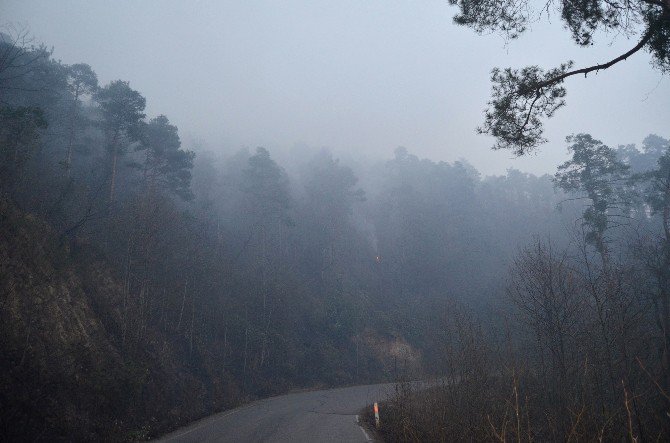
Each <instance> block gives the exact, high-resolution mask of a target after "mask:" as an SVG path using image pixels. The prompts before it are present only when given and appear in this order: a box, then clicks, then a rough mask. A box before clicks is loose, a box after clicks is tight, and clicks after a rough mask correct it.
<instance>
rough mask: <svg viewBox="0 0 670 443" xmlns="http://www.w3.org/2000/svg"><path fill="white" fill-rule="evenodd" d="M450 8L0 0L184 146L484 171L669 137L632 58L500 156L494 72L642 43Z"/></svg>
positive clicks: (358, 2) (645, 72) (659, 100)
mask: <svg viewBox="0 0 670 443" xmlns="http://www.w3.org/2000/svg"><path fill="white" fill-rule="evenodd" d="M455 12H456V10H455V8H453V7H450V6H449V5H448V2H447V1H446V0H439V1H438V0H423V1H410V0H404V1H402V0H367V1H362V0H331V1H314V0H310V1H307V0H302V1H292V0H282V1H254V0H237V1H213V0H212V1H178V0H174V1H167V0H162V1H158V0H153V1H150V0H143V1H119V0H115V1H93V0H80V1H66V0H53V1H44V0H42V1H33V0H0V17H2V18H1V19H0V20H2V21H3V23H2V24H7V23H12V24H18V25H25V26H27V27H28V28H29V29H30V30H31V32H32V34H33V35H34V37H35V38H36V40H37V41H42V42H45V43H46V44H47V45H49V46H52V45H53V47H54V49H55V52H54V55H55V57H56V58H58V59H61V60H62V61H63V62H65V63H77V62H85V63H88V64H90V65H91V66H92V67H93V69H94V70H95V71H96V72H97V74H98V77H99V79H100V81H101V83H107V82H109V81H111V80H115V79H123V80H127V81H129V82H130V84H131V86H132V87H133V88H135V89H137V90H138V91H140V92H141V93H142V94H143V95H144V96H145V97H146V98H147V113H148V115H149V116H155V115H157V114H166V115H167V116H168V117H169V118H170V120H171V121H172V122H173V123H175V124H176V125H177V126H178V127H179V129H180V132H181V134H182V138H183V139H184V140H185V141H186V142H188V140H190V139H193V138H199V139H202V140H203V141H204V142H206V143H207V145H209V147H210V148H212V149H216V148H218V147H226V148H227V149H231V148H238V147H242V146H250V147H255V146H259V145H263V146H266V147H268V148H269V149H270V150H271V151H272V150H273V149H286V148H290V147H291V146H293V145H294V144H296V143H301V144H308V145H310V146H315V147H323V146H325V147H329V148H331V149H333V150H334V151H336V152H337V151H344V150H347V151H348V152H353V153H354V155H364V156H366V157H378V156H383V157H384V158H386V157H390V156H391V155H392V152H393V150H394V149H395V147H397V146H401V145H402V146H405V147H407V148H408V149H409V150H410V152H412V153H415V154H417V155H419V156H421V157H429V158H431V159H433V160H448V161H452V160H456V159H458V158H461V157H463V158H466V159H468V160H469V161H470V162H471V163H472V164H474V165H475V166H476V167H477V168H478V169H480V171H482V172H483V173H485V174H490V173H502V172H504V171H505V169H506V168H508V167H512V166H513V167H516V168H519V169H522V170H526V171H531V172H545V171H554V170H555V167H556V165H557V164H558V163H559V162H560V161H562V160H563V159H564V157H565V143H564V138H565V136H566V135H568V134H570V133H573V132H590V133H591V134H592V135H594V136H595V137H597V138H600V139H602V140H603V141H605V142H606V143H610V144H612V145H617V144H623V143H633V142H639V141H641V139H642V138H643V137H644V136H645V135H647V134H648V133H652V132H654V133H658V134H659V135H664V136H668V135H670V125H669V122H670V106H669V104H670V80H669V79H668V78H667V77H666V78H663V77H662V76H661V74H660V73H659V72H658V71H654V70H653V69H652V68H651V67H650V65H649V60H650V58H649V56H648V55H647V54H646V53H639V54H636V55H635V56H634V57H633V58H631V59H629V60H628V61H627V62H624V63H621V64H619V65H617V66H615V67H614V68H611V69H609V70H607V71H603V72H601V73H599V74H598V75H591V76H589V77H588V78H587V79H584V78H583V77H579V78H577V77H574V78H572V79H570V80H568V81H567V87H568V97H567V101H568V106H567V107H565V108H564V109H562V110H561V111H560V112H559V113H558V115H557V116H556V117H555V118H554V119H553V120H551V121H549V123H548V124H547V138H549V140H550V142H549V143H548V144H546V145H545V146H543V147H542V148H541V151H540V152H539V153H538V154H537V155H535V156H532V157H530V158H524V159H513V158H512V156H511V154H510V153H508V152H492V151H491V150H490V149H489V147H490V146H491V144H492V142H491V140H490V139H488V138H486V137H484V136H480V135H477V134H476V133H475V128H476V126H477V125H478V124H480V122H481V121H482V111H483V109H484V108H485V105H486V101H487V99H488V96H489V91H490V84H489V73H490V70H491V68H493V67H495V66H500V67H508V66H514V67H522V66H526V65H530V64H539V65H541V66H544V67H553V66H555V65H558V64H559V63H560V62H562V61H565V60H568V59H573V60H575V62H576V66H583V65H585V64H589V63H593V62H602V61H606V60H608V59H609V58H612V57H614V56H616V55H618V54H619V53H620V52H622V51H625V50H627V49H629V48H630V47H632V46H633V45H634V44H635V42H633V41H628V40H626V39H625V38H624V37H621V36H619V37H617V36H614V35H602V36H600V38H599V39H598V40H597V44H596V47H595V49H580V48H577V47H576V46H575V45H574V44H572V42H571V41H570V39H569V35H568V33H567V32H565V31H563V30H562V29H561V25H560V22H559V21H558V20H557V17H554V19H553V20H552V22H553V23H551V24H550V23H548V22H547V21H546V20H542V21H540V22H538V23H537V24H536V25H535V26H534V29H533V32H531V33H528V34H527V35H526V36H524V37H523V38H522V39H521V40H519V41H513V42H511V43H509V44H506V42H505V41H504V40H503V39H502V38H501V37H500V36H497V35H487V36H479V35H477V34H475V33H474V32H473V31H471V30H470V29H468V28H462V27H458V26H455V25H454V24H452V17H453V15H454V13H455Z"/></svg>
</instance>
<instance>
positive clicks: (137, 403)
mask: <svg viewBox="0 0 670 443" xmlns="http://www.w3.org/2000/svg"><path fill="white" fill-rule="evenodd" d="M23 37H25V36H22V35H14V36H10V35H8V34H2V35H1V36H0V297H1V298H0V324H1V325H2V334H0V353H1V355H2V358H0V409H1V410H2V414H1V415H0V435H2V436H3V439H7V440H8V441H12V440H39V439H47V440H51V441H55V440H69V441H72V440H77V441H79V440H100V439H104V440H116V441H121V440H131V441H135V440H145V439H147V438H150V437H156V436H159V435H161V434H163V433H165V432H167V431H169V430H172V429H175V428H177V427H179V426H181V425H184V424H186V423H189V422H191V421H193V420H195V419H198V418H201V417H204V416H207V415H210V414H212V413H214V412H217V411H221V410H225V409H228V408H231V407H234V406H237V405H240V404H242V403H244V402H247V401H249V400H251V399H255V398H262V397H267V396H269V395H273V394H278V393H285V392H289V391H291V390H294V389H299V388H316V387H329V386H345V385H354V384H362V383H366V382H383V381H396V380H399V379H402V380H411V379H423V378H429V377H437V378H439V379H441V380H444V381H445V382H444V385H443V386H441V387H436V388H433V389H431V390H430V391H428V392H421V393H417V392H413V391H412V390H411V389H410V388H409V387H407V386H405V385H403V384H401V385H399V391H398V394H397V395H396V397H394V398H393V399H392V400H390V401H389V402H388V405H387V407H389V408H392V409H393V411H395V415H394V417H395V419H394V420H389V421H386V422H384V427H383V428H382V430H381V432H382V434H383V435H385V436H386V437H387V438H389V440H391V441H392V440H393V439H398V440H400V441H440V440H444V438H445V437H444V436H445V435H450V436H452V437H453V438H454V440H467V439H472V440H495V441H508V440H512V439H513V440H517V441H522V440H528V441H530V440H536V441H560V440H564V441H565V440H567V441H571V440H574V441H585V440H586V441H591V440H600V441H603V440H605V441H612V440H622V439H630V440H636V441H638V439H639V441H642V440H644V441H647V440H649V441H652V440H653V441H662V440H665V439H667V438H668V435H670V422H668V411H669V410H670V409H669V408H670V396H669V394H670V367H669V365H670V349H669V348H670V141H669V140H668V139H667V138H664V136H665V137H667V134H665V135H664V134H661V136H659V135H654V134H650V135H649V136H648V137H646V138H645V139H644V140H641V141H640V143H639V144H638V145H619V146H607V145H605V144H604V143H602V142H601V141H599V139H598V137H599V135H598V134H592V135H589V134H585V133H578V134H574V135H571V136H569V137H568V138H567V139H566V142H565V147H566V148H567V149H568V151H569V153H570V159H569V160H568V161H566V162H565V163H563V164H561V165H560V166H558V168H557V170H556V173H555V174H554V175H542V176H536V175H533V174H529V173H524V172H521V171H519V170H516V169H509V170H508V171H507V174H506V175H500V176H483V175H482V174H480V173H479V172H478V171H477V169H475V168H474V167H473V166H472V165H471V164H469V163H468V162H467V161H466V160H460V161H456V162H442V161H440V162H436V161H432V160H430V159H425V158H419V157H418V156H416V155H414V154H412V152H411V150H409V149H406V148H403V147H398V148H397V149H395V151H394V155H393V156H392V157H391V158H386V159H383V158H380V159H377V160H371V161H367V162H363V161H356V160H351V159H343V158H337V156H335V155H334V154H333V153H331V152H329V151H328V150H326V149H307V148H299V147H297V148H296V151H295V152H294V153H293V155H292V156H291V158H286V156H284V158H282V157H281V156H277V157H274V156H273V153H272V152H270V151H269V150H268V149H265V148H263V147H257V148H253V149H252V148H244V149H237V148H235V147H224V148H223V149H213V148H212V147H208V146H206V145H203V144H198V143H191V142H189V144H188V145H187V144H186V143H182V140H181V139H180V135H179V131H178V128H177V127H176V126H175V125H173V124H172V123H171V122H170V120H169V119H168V117H166V115H162V114H161V115H155V116H154V115H147V114H146V111H145V110H146V105H147V104H146V99H145V97H144V96H143V95H142V93H141V91H137V90H135V89H133V86H132V82H129V81H124V80H115V81H112V82H110V83H107V84H99V82H98V78H97V75H96V73H95V70H94V69H93V68H92V67H91V66H89V65H87V64H85V63H79V64H71V65H68V64H65V63H62V62H61V61H59V60H57V59H55V58H54V57H53V52H52V50H51V49H49V48H48V47H46V46H44V45H32V44H30V43H29V42H27V41H26V40H25V39H24V38H23ZM164 111H165V113H166V114H169V113H170V109H165V110H164ZM659 130H667V128H659ZM403 386H404V387H403ZM426 410H431V411H435V410H437V411H439V413H440V414H441V415H440V416H441V417H442V419H441V420H438V421H434V420H431V422H430V423H428V422H426V418H425V417H427V416H428V414H426V413H425V412H426Z"/></svg>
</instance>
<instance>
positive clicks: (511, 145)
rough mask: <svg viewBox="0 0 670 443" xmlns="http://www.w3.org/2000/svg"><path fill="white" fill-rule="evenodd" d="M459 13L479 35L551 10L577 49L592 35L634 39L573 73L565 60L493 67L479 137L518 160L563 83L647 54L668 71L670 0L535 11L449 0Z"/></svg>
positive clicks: (557, 3)
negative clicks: (629, 45)
mask: <svg viewBox="0 0 670 443" xmlns="http://www.w3.org/2000/svg"><path fill="white" fill-rule="evenodd" d="M449 3H451V4H452V5H455V6H457V7H458V8H459V10H460V11H459V13H458V14H457V15H456V16H455V17H454V21H455V22H456V23H457V24H459V25H463V26H468V27H471V28H472V29H474V30H475V31H476V32H478V33H484V32H498V33H501V34H503V35H504V36H505V37H507V38H509V39H515V38H517V37H519V36H520V35H521V34H523V33H524V32H526V31H527V30H528V25H529V23H531V22H532V21H535V20H536V19H537V17H538V16H542V14H545V13H546V14H547V16H549V14H550V13H552V12H557V13H558V14H559V15H560V17H561V20H562V22H563V24H564V27H565V28H566V29H567V30H568V31H569V32H570V34H571V37H572V40H573V41H574V42H575V43H576V44H578V45H579V46H582V47H590V46H593V45H594V44H595V40H596V36H597V34H598V32H599V31H606V32H615V33H617V34H622V35H625V36H628V37H629V38H633V37H635V38H636V39H637V43H636V44H635V45H634V46H633V47H632V48H631V49H630V50H628V51H626V52H625V53H623V54H620V55H619V56H617V57H615V58H613V59H612V60H608V61H604V62H602V63H598V64H595V65H593V66H585V67H580V68H576V69H574V68H573V67H574V63H573V62H572V61H566V62H563V63H560V64H559V66H558V67H555V68H552V69H543V68H541V67H539V66H537V65H534V66H528V67H525V68H523V69H513V68H506V69H500V68H495V69H493V71H492V74H491V82H492V94H491V100H490V101H489V102H488V109H487V110H486V112H485V118H484V124H483V125H482V126H481V127H479V128H478V132H480V133H483V134H488V135H492V136H493V137H495V139H496V141H495V144H494V146H493V149H509V150H511V151H513V152H514V153H515V154H516V155H519V156H520V155H524V154H526V153H528V152H530V151H532V150H533V149H535V148H537V147H538V146H539V145H540V144H542V143H544V142H546V139H545V138H544V137H543V135H542V134H543V129H544V128H543V122H544V120H545V119H547V118H550V117H552V116H553V115H554V113H555V112H556V111H557V110H558V109H560V108H561V107H563V106H564V105H565V96H566V88H565V86H564V82H565V80H566V79H567V78H569V77H572V76H575V75H579V74H583V75H584V76H587V75H588V74H589V73H591V72H598V71H601V70H605V69H608V68H609V67H611V66H613V65H615V64H617V63H619V62H621V61H623V60H626V59H627V58H628V57H630V56H632V55H633V54H635V53H637V52H639V51H641V50H646V51H647V52H649V53H650V54H651V56H652V64H653V66H654V67H655V68H656V69H658V70H659V71H661V72H662V73H663V74H665V73H667V72H669V71H670V0H636V1H632V2H631V1H624V0H587V1H574V0H550V1H548V2H546V3H543V4H541V8H540V9H539V10H538V9H537V8H534V7H533V4H531V2H528V1H527V0H503V1H494V0H449Z"/></svg>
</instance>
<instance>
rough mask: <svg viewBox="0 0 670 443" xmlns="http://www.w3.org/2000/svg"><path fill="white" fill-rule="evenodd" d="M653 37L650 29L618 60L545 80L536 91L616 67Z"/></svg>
mask: <svg viewBox="0 0 670 443" xmlns="http://www.w3.org/2000/svg"><path fill="white" fill-rule="evenodd" d="M653 35H654V29H653V28H652V27H649V28H648V29H647V31H646V32H645V34H644V36H642V39H641V40H640V41H639V42H638V43H637V45H635V46H634V47H633V48H632V49H631V50H629V51H628V52H626V53H624V54H621V55H620V56H618V57H617V58H614V59H612V60H610V61H608V62H607V63H602V64H599V65H593V66H589V67H588V68H582V69H575V70H574V71H569V72H565V73H563V74H561V75H558V76H556V77H554V78H550V79H549V80H545V81H543V82H542V83H539V84H537V85H535V90H540V89H542V88H544V87H547V86H550V85H553V84H556V83H558V82H560V81H562V80H564V79H566V78H567V77H571V76H573V75H577V74H584V75H587V74H588V73H589V72H593V71H600V70H603V69H607V68H609V67H611V66H613V65H616V64H617V63H619V62H620V61H623V60H626V59H627V58H628V57H630V56H631V55H633V54H635V53H636V52H637V51H639V50H640V49H642V48H643V47H644V45H646V44H647V42H649V40H651V37H652V36H653Z"/></svg>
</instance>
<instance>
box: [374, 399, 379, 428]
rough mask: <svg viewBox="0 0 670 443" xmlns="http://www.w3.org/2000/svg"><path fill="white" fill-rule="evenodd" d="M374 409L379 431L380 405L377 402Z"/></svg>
mask: <svg viewBox="0 0 670 443" xmlns="http://www.w3.org/2000/svg"><path fill="white" fill-rule="evenodd" d="M373 409H374V411H375V425H376V426H377V429H379V405H378V404H377V402H375V405H374V407H373Z"/></svg>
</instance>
